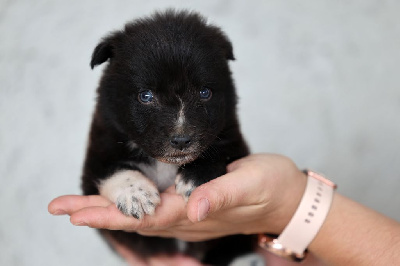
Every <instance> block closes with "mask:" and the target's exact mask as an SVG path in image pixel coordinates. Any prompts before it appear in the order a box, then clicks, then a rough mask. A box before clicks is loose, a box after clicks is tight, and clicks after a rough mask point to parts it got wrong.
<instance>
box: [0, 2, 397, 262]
mask: <svg viewBox="0 0 400 266" xmlns="http://www.w3.org/2000/svg"><path fill="white" fill-rule="evenodd" d="M164 7H186V8H190V9H194V10H197V11H200V12H202V13H203V14H204V15H206V16H207V17H209V19H210V21H211V22H215V23H217V24H218V25H220V26H222V27H223V28H224V30H225V31H226V33H227V34H228V35H229V36H230V38H231V40H232V42H233V44H234V49H235V56H236V58H237V61H235V62H232V64H231V65H232V68H233V71H234V75H235V79H236V83H237V87H238V91H239V95H240V98H241V99H240V100H241V101H240V106H239V111H240V116H241V119H242V127H243V131H244V133H245V135H246V137H247V138H248V140H249V143H250V145H251V147H252V149H253V151H254V152H275V153H282V154H285V155H287V156H289V157H291V158H293V160H295V162H296V163H297V164H298V165H299V167H310V168H313V169H315V170H319V171H321V172H324V173H325V174H327V175H328V176H329V177H330V178H331V179H333V180H335V181H336V182H337V183H338V184H339V191H340V192H341V193H343V194H345V195H348V196H350V197H351V198H353V199H356V200H358V201H360V202H362V203H364V204H366V205H368V206H371V207H373V208H374V209H376V210H378V211H380V212H383V213H385V214H387V215H389V216H391V217H393V218H395V219H397V220H400V207H399V206H400V196H399V195H400V193H399V192H398V191H399V188H400V181H399V178H400V151H399V150H400V144H399V136H400V118H399V114H400V75H399V62H400V49H399V47H400V23H399V22H400V21H399V18H398V11H399V10H400V2H398V1H394V0H393V1H384V0H367V1H365V0H359V1H318V0H313V1H302V2H300V1H280V0H271V1H267V0H265V1H241V0H236V1H212V0H203V1H183V0H182V1H161V0H159V1H133V0H130V1H128V0H127V1H107V0H92V1H61V0H60V1H59V0H49V1H45V0H35V1H30V0H26V1H18V0H14V1H11V0H10V1H7V0H2V1H0V34H1V35H0V180H1V184H2V185H1V193H0V203H1V214H0V250H1V252H0V265H123V263H122V262H121V261H120V260H119V259H118V258H116V257H114V256H112V255H110V254H111V252H109V251H108V249H107V247H106V246H105V244H104V243H103V242H102V241H100V239H99V238H98V237H97V235H96V233H95V232H94V231H93V230H90V229H87V228H76V227H73V226H72V225H70V224H69V221H68V218H67V217H52V216H50V215H49V214H48V213H47V204H48V202H49V201H50V200H51V199H52V198H54V197H56V196H58V195H61V194H70V193H80V190H79V176H80V170H81V166H82V160H83V156H84V150H85V145H86V137H87V131H88V126H89V123H90V117H91V112H92V108H93V104H94V97H95V94H94V91H95V88H96V85H97V82H98V78H99V76H100V74H101V67H100V68H97V69H95V70H94V71H91V70H90V68H89V60H90V56H91V52H92V49H93V48H94V47H95V45H96V44H97V42H98V40H99V39H100V38H101V37H102V36H103V35H104V34H105V33H106V32H108V31H110V30H112V29H118V28H120V27H121V26H122V25H123V24H124V22H126V21H127V20H130V19H132V18H135V17H138V16H141V15H145V14H149V13H150V12H152V11H154V10H155V9H161V8H164Z"/></svg>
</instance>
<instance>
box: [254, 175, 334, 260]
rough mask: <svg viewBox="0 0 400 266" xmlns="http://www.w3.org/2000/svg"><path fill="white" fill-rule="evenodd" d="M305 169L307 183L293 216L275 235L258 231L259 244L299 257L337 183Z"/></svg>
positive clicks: (320, 221) (324, 214)
mask: <svg viewBox="0 0 400 266" xmlns="http://www.w3.org/2000/svg"><path fill="white" fill-rule="evenodd" d="M306 172H307V175H308V177H307V185H306V189H305V192H304V195H303V196H302V199H301V201H300V204H299V206H298V208H297V209H296V211H295V213H294V215H293V217H292V218H291V220H290V221H289V223H288V224H287V226H286V227H285V228H284V229H283V231H282V233H281V234H280V235H279V237H278V238H275V239H273V238H270V237H269V236H267V235H263V234H260V236H259V244H260V246H261V247H262V248H264V249H266V250H268V251H270V252H272V253H274V254H276V255H279V256H282V257H285V258H288V259H291V260H295V261H299V260H300V261H301V260H302V259H304V257H305V253H306V250H307V248H308V246H309V245H310V243H311V242H312V241H313V239H314V238H315V236H316V235H317V233H318V232H319V230H320V229H321V227H322V225H323V223H324V221H325V219H326V217H327V215H328V212H329V210H330V207H331V203H332V200H333V195H334V190H335V189H336V185H335V184H334V183H332V182H331V181H330V180H328V179H326V178H324V177H323V176H321V175H319V174H317V173H315V172H312V171H306Z"/></svg>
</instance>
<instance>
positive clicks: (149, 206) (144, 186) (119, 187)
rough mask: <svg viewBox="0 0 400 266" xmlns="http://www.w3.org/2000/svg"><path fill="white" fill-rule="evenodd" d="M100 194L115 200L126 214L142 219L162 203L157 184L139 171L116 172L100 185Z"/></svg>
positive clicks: (152, 212)
mask: <svg viewBox="0 0 400 266" xmlns="http://www.w3.org/2000/svg"><path fill="white" fill-rule="evenodd" d="M99 191H100V195H102V196H105V197H107V198H108V199H110V200H111V201H112V202H114V203H115V204H116V205H117V207H118V209H119V210H120V211H121V212H122V213H124V214H125V215H131V216H133V217H135V218H137V219H142V218H143V216H144V215H145V214H149V215H152V214H154V211H155V209H156V207H157V205H158V204H159V203H160V194H159V193H158V190H157V188H156V186H155V185H154V184H153V183H152V182H151V181H150V180H149V179H148V178H147V177H145V176H144V175H143V174H142V173H140V172H139V171H132V170H124V171H120V172H117V173H115V174H114V175H112V176H111V177H110V178H108V179H106V180H104V181H103V182H101V184H100V185H99Z"/></svg>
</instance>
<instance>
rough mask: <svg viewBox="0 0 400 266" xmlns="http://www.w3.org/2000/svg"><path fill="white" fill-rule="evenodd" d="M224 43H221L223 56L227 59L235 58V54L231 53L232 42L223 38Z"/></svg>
mask: <svg viewBox="0 0 400 266" xmlns="http://www.w3.org/2000/svg"><path fill="white" fill-rule="evenodd" d="M224 39H225V40H224V43H223V47H222V48H223V49H224V51H225V56H226V59H228V60H235V56H234V55H233V47H232V43H231V42H230V41H229V40H228V39H227V38H224Z"/></svg>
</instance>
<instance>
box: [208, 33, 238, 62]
mask: <svg viewBox="0 0 400 266" xmlns="http://www.w3.org/2000/svg"><path fill="white" fill-rule="evenodd" d="M213 30H214V33H215V34H214V41H216V43H217V45H218V46H219V47H220V48H221V49H222V51H223V53H224V55H225V58H226V59H227V60H235V56H234V55H233V47H232V43H231V42H230V40H229V39H228V37H226V35H225V33H224V32H222V31H221V30H220V29H219V28H217V27H213Z"/></svg>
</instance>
